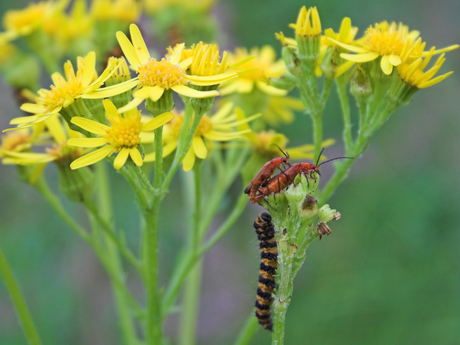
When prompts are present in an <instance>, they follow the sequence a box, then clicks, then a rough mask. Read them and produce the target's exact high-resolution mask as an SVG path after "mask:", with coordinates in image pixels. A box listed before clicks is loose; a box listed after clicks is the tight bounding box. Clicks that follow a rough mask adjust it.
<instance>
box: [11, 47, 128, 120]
mask: <svg viewBox="0 0 460 345" xmlns="http://www.w3.org/2000/svg"><path fill="white" fill-rule="evenodd" d="M77 61H78V70H77V72H76V73H75V70H74V68H73V65H72V63H71V62H70V61H67V62H66V63H65V64H64V72H65V78H64V77H63V76H62V75H61V74H60V73H54V74H53V75H52V76H51V78H52V80H53V84H54V85H51V89H50V90H47V89H41V90H39V91H38V97H37V98H36V99H35V103H25V104H23V105H22V106H21V110H23V111H25V112H28V113H32V114H34V116H26V117H19V118H16V119H13V120H12V121H11V122H10V123H11V124H13V125H18V128H26V127H29V126H32V125H34V124H36V123H39V122H41V121H45V120H46V119H48V118H49V117H50V116H51V115H53V114H57V113H59V112H60V111H61V109H63V108H67V107H68V106H70V105H71V104H72V103H73V102H74V101H75V100H76V99H78V98H103V97H107V96H106V94H107V93H109V94H110V91H111V90H112V88H111V87H108V88H104V89H102V90H101V91H100V92H94V91H95V90H96V89H97V88H99V87H100V86H101V85H103V84H104V82H105V81H106V80H107V78H109V77H110V75H111V74H112V73H113V71H114V70H115V69H116V68H117V66H118V62H117V61H116V60H112V61H111V62H112V64H111V65H109V66H108V67H107V69H105V71H104V72H103V73H102V74H101V75H100V76H99V77H97V74H96V54H95V53H94V52H90V53H89V54H88V55H87V56H86V57H85V58H82V57H78V60H77ZM126 86H127V87H129V88H132V87H133V84H131V85H129V84H125V87H126ZM129 88H127V89H126V90H125V91H127V90H129ZM119 89H120V88H117V91H119Z"/></svg>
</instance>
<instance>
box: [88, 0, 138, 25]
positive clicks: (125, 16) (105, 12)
mask: <svg viewBox="0 0 460 345" xmlns="http://www.w3.org/2000/svg"><path fill="white" fill-rule="evenodd" d="M140 14H141V5H140V4H139V3H138V2H137V1H135V0H94V1H93V4H92V7H91V16H92V17H93V18H94V19H96V20H99V21H107V20H111V19H117V20H120V21H123V22H126V23H132V22H135V21H137V20H138V19H139V17H140Z"/></svg>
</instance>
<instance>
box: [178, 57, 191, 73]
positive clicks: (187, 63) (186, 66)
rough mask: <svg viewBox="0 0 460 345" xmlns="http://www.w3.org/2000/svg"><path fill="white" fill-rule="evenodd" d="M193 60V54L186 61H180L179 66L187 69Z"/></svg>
mask: <svg viewBox="0 0 460 345" xmlns="http://www.w3.org/2000/svg"><path fill="white" fill-rule="evenodd" d="M192 62H193V56H190V57H189V58H187V59H185V60H184V61H181V62H179V67H180V68H182V69H183V70H184V71H185V70H186V69H187V68H188V67H189V66H190V65H191V64H192Z"/></svg>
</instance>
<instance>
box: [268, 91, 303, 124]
mask: <svg viewBox="0 0 460 345" xmlns="http://www.w3.org/2000/svg"><path fill="white" fill-rule="evenodd" d="M304 109H305V108H304V106H303V103H302V101H301V100H300V99H297V98H292V97H281V96H280V97H277V96H274V97H270V100H269V102H268V107H267V109H266V110H265V111H264V112H263V114H262V116H263V119H264V120H265V121H266V122H267V123H268V124H269V125H270V126H278V125H279V124H280V122H282V123H292V122H293V121H294V110H296V111H303V110H304Z"/></svg>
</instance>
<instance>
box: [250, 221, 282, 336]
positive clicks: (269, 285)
mask: <svg viewBox="0 0 460 345" xmlns="http://www.w3.org/2000/svg"><path fill="white" fill-rule="evenodd" d="M254 228H255V229H256V233H257V237H258V239H259V245H260V251H261V253H260V257H261V263H260V275H259V287H258V288H257V300H256V317H257V320H258V321H259V324H260V325H261V326H262V327H263V328H265V329H268V330H269V331H272V330H273V322H272V316H271V313H270V305H271V303H272V300H273V298H272V293H273V289H274V288H275V278H274V277H273V275H274V274H275V273H276V268H277V267H278V262H277V261H276V260H277V256H278V248H277V247H276V240H275V229H274V227H273V223H272V217H271V216H270V214H268V213H261V214H260V215H259V217H257V219H256V220H255V222H254Z"/></svg>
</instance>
